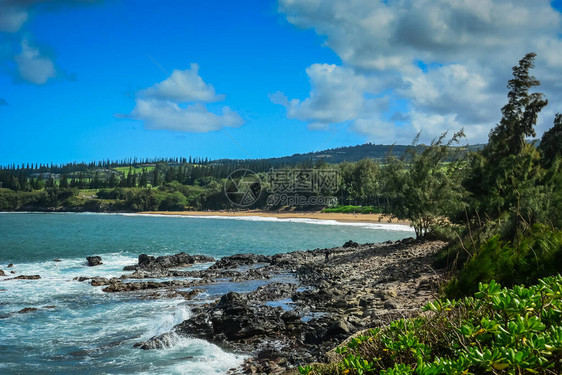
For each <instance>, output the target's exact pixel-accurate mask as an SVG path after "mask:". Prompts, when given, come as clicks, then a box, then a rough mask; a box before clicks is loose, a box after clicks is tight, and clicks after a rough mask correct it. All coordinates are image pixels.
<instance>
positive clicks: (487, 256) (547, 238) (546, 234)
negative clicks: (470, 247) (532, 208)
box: [446, 224, 562, 297]
mask: <svg viewBox="0 0 562 375" xmlns="http://www.w3.org/2000/svg"><path fill="white" fill-rule="evenodd" d="M561 272H562V231H560V230H559V229H551V228H549V227H547V226H546V225H542V224H535V225H533V227H531V228H530V229H529V230H528V231H527V232H525V233H524V234H519V238H518V239H517V241H515V242H514V243H510V242H506V241H502V240H501V238H500V235H495V236H493V237H492V238H490V239H489V240H488V241H486V242H485V243H484V244H483V245H482V247H481V249H480V250H479V251H478V252H477V253H476V254H475V255H474V257H472V258H471V259H470V260H469V261H468V262H467V264H466V265H465V266H464V267H463V269H462V270H461V271H460V273H459V274H458V275H457V276H456V277H455V278H454V279H453V280H452V281H451V282H450V283H449V285H448V286H447V289H446V292H447V295H448V296H449V297H458V296H462V295H466V294H469V293H472V292H474V291H475V290H476V289H477V287H478V284H479V283H480V282H489V281H490V280H492V279H495V280H497V281H498V282H500V283H502V284H504V285H507V286H512V285H515V284H518V283H523V284H527V285H528V284H530V283H534V282H536V281H537V280H538V279H539V278H540V277H545V276H549V275H554V274H556V273H561Z"/></svg>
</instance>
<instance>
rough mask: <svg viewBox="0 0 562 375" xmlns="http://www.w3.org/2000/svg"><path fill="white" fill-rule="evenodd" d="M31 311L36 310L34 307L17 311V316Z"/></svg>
mask: <svg viewBox="0 0 562 375" xmlns="http://www.w3.org/2000/svg"><path fill="white" fill-rule="evenodd" d="M33 311H37V309H36V308H35V307H26V308H23V309H21V310H20V311H18V314H27V313H30V312H33Z"/></svg>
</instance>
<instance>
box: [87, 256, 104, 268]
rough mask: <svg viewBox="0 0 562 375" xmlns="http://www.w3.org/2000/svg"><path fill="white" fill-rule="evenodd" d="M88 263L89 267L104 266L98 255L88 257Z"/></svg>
mask: <svg viewBox="0 0 562 375" xmlns="http://www.w3.org/2000/svg"><path fill="white" fill-rule="evenodd" d="M86 261H87V262H88V266H89V267H94V266H99V265H102V264H103V263H102V261H101V257H100V256H98V255H95V256H91V257H86Z"/></svg>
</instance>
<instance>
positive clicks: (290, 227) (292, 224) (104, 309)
mask: <svg viewBox="0 0 562 375" xmlns="http://www.w3.org/2000/svg"><path fill="white" fill-rule="evenodd" d="M411 235H412V232H411V230H410V229H409V228H404V227H401V226H385V225H378V224H377V225H374V224H353V225H352V224H341V223H335V222H331V221H312V220H296V221H295V220H293V221H286V220H276V219H264V218H243V219H242V218H236V219H224V218H187V217H168V216H166V217H163V216H141V215H113V214H111V215H110V214H51V213H49V214H45V213H0V269H2V270H4V272H6V273H7V275H8V276H6V277H0V338H1V339H0V373H1V374H43V373H53V374H55V373H56V374H74V373H81V374H99V373H106V374H132V373H135V374H136V373H145V374H198V375H205V374H220V373H224V372H226V371H227V370H228V369H229V368H231V367H235V366H237V365H238V364H239V363H241V362H242V360H243V358H244V356H243V355H241V354H232V353H226V352H224V351H222V350H221V349H220V348H218V347H216V346H214V345H212V344H210V343H207V342H204V341H202V340H197V339H187V338H177V339H176V340H175V341H174V342H172V343H171V345H170V348H168V349H163V350H157V351H142V350H138V349H134V348H133V347H132V346H133V344H134V343H135V342H138V341H142V340H146V339H148V338H150V337H152V336H154V335H157V334H160V333H163V332H166V331H168V330H170V329H171V328H172V327H173V326H174V325H175V324H178V323H180V322H181V321H183V320H184V319H186V318H188V317H189V314H190V305H189V304H188V303H187V302H185V301H184V300H183V299H159V300H146V299H140V298H138V296H133V295H130V294H126V293H124V294H107V293H103V292H102V291H101V288H95V287H92V286H90V285H89V284H88V283H79V282H77V281H73V280H72V279H73V278H74V277H76V276H104V277H113V276H119V275H121V274H123V273H124V272H123V271H122V268H123V266H125V265H129V264H134V263H136V258H137V256H138V254H140V253H147V254H151V255H164V254H173V253H178V252H181V251H185V252H188V253H192V254H193V253H197V254H206V255H211V256H214V257H217V258H218V257H222V256H226V255H231V254H236V253H261V254H274V253H278V252H286V251H294V250H306V249H314V248H323V247H334V246H340V245H342V244H343V243H344V242H345V241H347V240H354V241H356V242H382V241H386V240H397V239H400V238H404V237H408V236H411ZM89 255H100V256H102V258H103V263H104V264H103V265H102V266H98V267H87V266H85V264H84V262H85V257H86V256H89ZM55 258H58V259H61V260H62V261H61V262H53V259H55ZM9 263H13V264H14V267H13V268H7V265H8V264H9ZM206 266H208V265H199V266H197V267H206ZM12 270H13V271H15V274H14V275H11V274H10V273H9V272H10V271H12ZM22 274H24V275H32V274H39V275H41V279H40V280H8V281H4V280H5V279H7V278H9V277H11V276H17V275H22ZM261 283H262V282H247V283H244V284H240V285H232V284H224V285H219V286H213V287H211V288H209V289H208V290H207V293H204V294H203V295H202V296H201V298H200V300H199V301H197V302H198V303H202V302H204V301H205V300H206V299H207V300H214V299H215V298H216V297H217V294H221V293H225V292H227V291H228V290H237V291H242V292H243V291H250V290H253V289H255V288H256V287H257V286H259V285H261ZM46 306H55V307H54V308H46ZM25 307H34V308H37V309H38V310H37V311H33V312H30V313H26V314H17V313H16V312H17V311H19V310H21V309H23V308H25Z"/></svg>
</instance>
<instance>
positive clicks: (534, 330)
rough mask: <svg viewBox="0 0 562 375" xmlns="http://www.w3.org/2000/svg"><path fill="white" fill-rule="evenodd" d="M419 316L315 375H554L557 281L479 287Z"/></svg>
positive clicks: (561, 340) (361, 343) (366, 336)
mask: <svg viewBox="0 0 562 375" xmlns="http://www.w3.org/2000/svg"><path fill="white" fill-rule="evenodd" d="M423 311H424V314H423V315H422V316H419V317H416V318H412V319H401V320H397V321H394V322H392V323H391V324H390V325H389V326H388V327H386V328H383V329H375V330H370V331H368V332H367V333H363V334H362V335H360V336H357V337H355V338H353V339H351V340H350V341H349V342H348V343H347V344H346V345H344V346H341V347H338V348H337V349H336V353H338V354H339V355H340V360H339V362H338V363H337V368H335V369H334V368H329V367H324V368H323V367H321V366H312V367H308V370H307V371H309V372H307V373H313V371H317V372H316V373H319V374H336V373H338V374H351V375H353V374H384V375H405V374H416V375H438V374H459V375H460V374H490V373H491V374H524V373H529V374H531V373H532V374H560V373H561V371H562V276H560V275H558V276H555V277H549V278H545V279H541V280H539V282H538V284H536V285H533V286H530V287H525V286H514V287H513V288H512V289H507V288H502V287H501V286H500V284H498V283H496V282H495V281H493V280H492V281H490V283H488V284H482V283H481V284H480V285H479V288H478V292H476V293H475V294H474V296H473V297H466V298H463V299H461V300H448V299H443V300H437V301H435V302H432V303H429V304H427V305H426V306H424V308H423ZM301 373H303V372H301Z"/></svg>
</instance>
